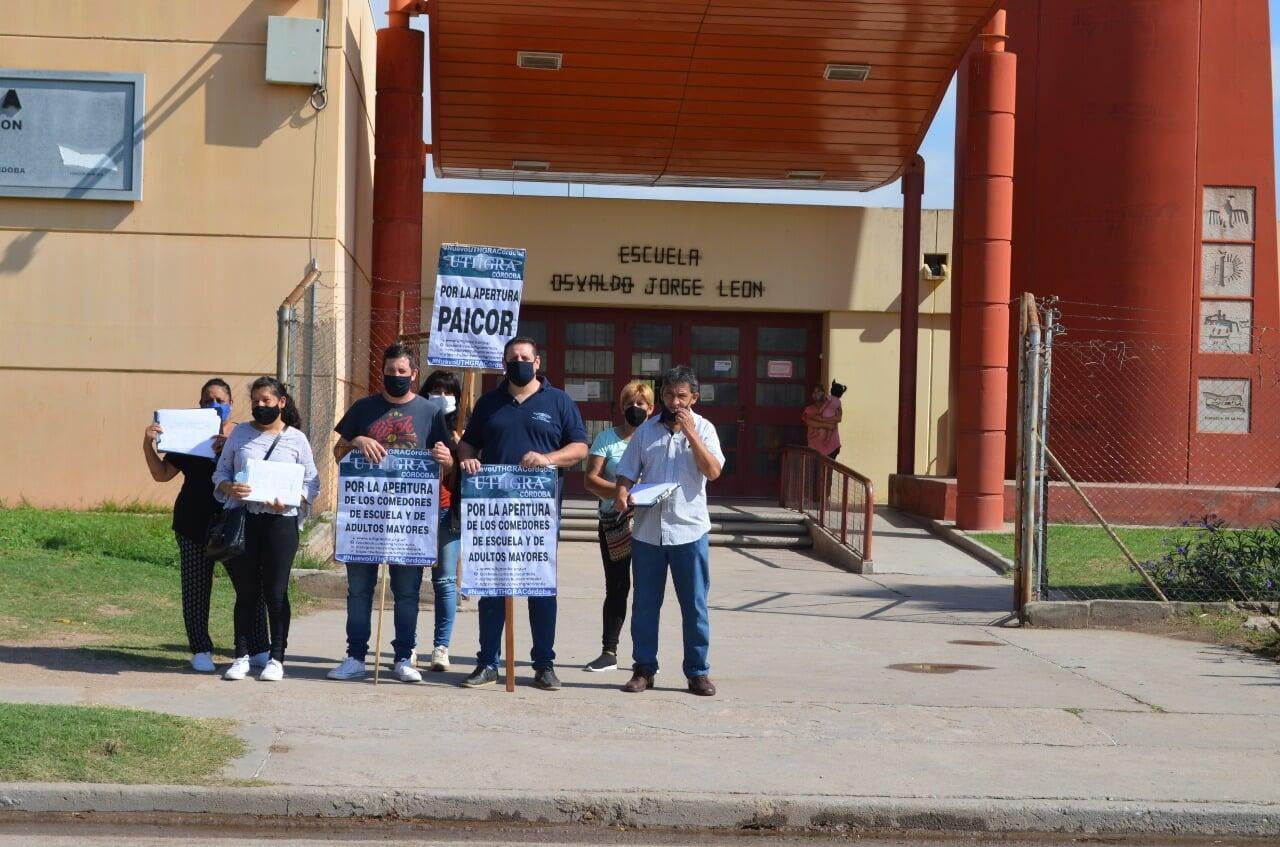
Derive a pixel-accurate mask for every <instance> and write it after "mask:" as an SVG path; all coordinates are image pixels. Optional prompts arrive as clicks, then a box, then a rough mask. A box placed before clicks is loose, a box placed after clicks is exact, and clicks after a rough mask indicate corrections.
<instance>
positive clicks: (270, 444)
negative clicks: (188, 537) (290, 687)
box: [213, 376, 320, 682]
mask: <svg viewBox="0 0 1280 847" xmlns="http://www.w3.org/2000/svg"><path fill="white" fill-rule="evenodd" d="M249 401H250V403H251V404H252V409H253V421H252V422H250V423H242V424H240V425H239V426H237V427H236V428H235V429H233V430H232V431H231V435H230V436H228V437H227V443H226V445H225V446H224V447H223V448H222V455H221V456H220V457H219V458H218V467H217V469H216V470H215V471H214V472H213V484H214V497H216V498H217V499H218V500H219V501H220V502H222V503H224V504H225V506H226V508H228V509H233V508H244V509H246V510H247V514H246V515H245V528H244V540H245V551H244V555H242V556H239V557H237V558H235V559H232V560H231V561H229V562H227V563H226V564H227V572H228V573H229V574H230V575H231V582H232V584H233V585H234V586H235V589H236V604H235V613H234V616H235V642H236V644H235V648H236V649H235V654H236V659H235V661H234V662H233V663H232V665H231V667H230V668H228V669H227V671H226V672H225V673H224V674H223V675H222V676H223V678H224V679H244V678H245V677H246V676H247V675H248V673H249V642H248V638H249V633H250V632H251V630H252V624H253V616H254V614H256V612H257V609H258V605H259V603H261V602H263V601H264V600H265V602H266V605H267V620H268V621H269V623H270V629H271V659H270V660H269V661H268V662H267V664H266V667H264V668H263V669H262V672H261V673H260V674H259V676H258V678H259V679H262V680H266V681H269V682H274V681H276V680H279V679H282V678H283V677H284V651H285V645H286V643H287V642H288V639H289V573H290V571H291V570H292V568H293V557H294V556H295V555H296V554H297V552H298V524H299V521H300V520H301V515H302V508H303V507H302V506H288V505H285V504H284V503H281V502H280V501H279V500H278V499H277V500H275V501H274V502H271V503H261V502H257V501H253V500H246V499H245V498H246V497H249V496H251V495H252V494H253V489H252V488H251V487H250V486H249V485H248V484H247V483H246V481H245V480H246V478H247V473H246V467H247V466H248V462H249V460H250V459H265V460H267V461H271V462H296V463H298V464H300V465H302V467H303V472H302V503H303V504H304V505H305V504H310V503H314V502H315V499H316V495H317V494H318V493H319V491H320V483H319V478H318V476H317V474H316V463H315V459H314V458H313V457H312V455H311V444H310V442H309V441H307V436H306V434H305V433H303V431H302V419H301V417H300V416H299V415H298V409H297V407H296V406H295V405H294V403H293V399H292V398H291V397H289V394H288V391H287V389H286V388H285V386H284V385H283V384H282V383H281V382H280V381H279V380H277V379H275V378H273V377H269V376H264V377H259V378H258V379H256V380H254V382H253V385H252V386H250V389H249Z"/></svg>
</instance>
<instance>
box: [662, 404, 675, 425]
mask: <svg viewBox="0 0 1280 847" xmlns="http://www.w3.org/2000/svg"><path fill="white" fill-rule="evenodd" d="M658 420H660V421H662V422H663V423H664V424H670V423H675V422H676V413H675V412H673V411H671V410H670V409H668V408H667V407H666V406H663V407H662V415H661V416H660V417H659V418H658Z"/></svg>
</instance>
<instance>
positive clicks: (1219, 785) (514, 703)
mask: <svg viewBox="0 0 1280 847" xmlns="http://www.w3.org/2000/svg"><path fill="white" fill-rule="evenodd" d="M879 543H880V544H881V545H882V546H881V547H880V548H879V552H878V553H877V557H876V558H877V563H878V564H879V565H880V567H881V570H882V571H884V570H889V569H893V567H894V566H895V565H896V566H897V567H898V568H900V569H902V570H924V569H925V568H923V567H921V562H922V561H923V560H924V559H925V558H927V556H926V553H925V552H920V553H919V554H918V555H915V554H913V555H915V557H914V558H913V555H908V554H907V553H906V552H904V551H907V550H909V549H918V550H920V551H925V550H926V549H927V551H928V555H934V556H936V557H937V558H938V560H939V561H941V562H944V563H949V565H948V567H949V568H951V567H954V569H956V570H957V571H963V573H952V572H950V571H948V573H946V574H945V575H943V574H941V572H940V571H935V572H934V573H933V574H931V575H923V574H918V573H908V574H886V573H883V572H881V573H877V574H876V575H874V576H868V577H863V576H856V575H852V574H849V573H845V572H843V571H839V570H835V569H833V568H831V567H828V566H827V565H824V564H823V563H821V562H819V561H817V560H815V559H813V558H812V557H810V556H808V555H806V554H802V553H795V552H775V551H769V552H767V553H757V552H754V551H741V552H739V551H731V550H715V551H714V553H713V557H714V558H713V574H714V576H713V581H714V584H713V586H712V595H711V596H712V604H713V611H712V626H713V649H712V654H711V661H712V676H713V678H714V679H715V680H716V682H717V683H718V685H719V686H720V692H721V693H720V696H718V697H715V698H711V699H702V698H696V697H694V696H692V695H690V694H687V693H686V692H685V691H684V690H683V682H684V681H683V679H682V678H681V676H680V672H679V666H680V641H679V615H678V614H677V606H676V603H675V600H674V596H673V595H671V594H670V593H669V594H668V602H669V605H668V606H667V615H666V617H665V618H664V621H663V627H662V639H663V641H662V644H663V647H662V656H661V658H662V661H663V663H664V667H665V668H666V669H665V670H664V671H663V672H662V674H661V675H660V676H659V677H658V680H659V684H660V685H661V686H662V688H661V689H660V690H657V691H653V692H649V693H645V694H642V695H626V694H622V693H620V692H619V691H618V690H617V689H618V687H619V686H620V685H621V684H622V683H623V682H625V681H626V679H627V674H626V672H625V671H618V672H614V673H607V674H588V673H585V672H583V671H581V670H579V666H580V665H581V664H582V663H584V662H586V661H587V660H589V659H591V658H593V657H594V656H595V654H596V653H597V652H598V646H599V642H598V638H599V632H598V627H599V617H600V607H599V603H600V598H601V592H602V577H601V574H600V566H599V562H598V558H597V556H598V553H597V549H596V548H595V546H594V545H589V544H565V545H562V547H561V581H562V586H563V587H562V595H561V604H560V626H559V638H558V643H557V649H558V652H559V658H558V661H559V667H560V675H561V678H562V679H563V681H564V683H565V688H564V690H563V691H561V692H559V693H545V692H541V691H537V690H535V689H532V688H530V687H528V686H527V681H528V678H529V676H530V672H529V669H528V667H527V665H525V664H524V663H523V662H522V666H521V669H520V676H521V680H520V681H521V686H520V687H519V688H518V689H517V692H516V693H515V694H507V693H505V692H504V691H503V690H502V689H501V688H498V687H493V688H488V689H484V690H480V691H466V690H463V689H460V688H458V687H456V683H457V682H459V681H460V680H461V679H462V677H463V676H464V675H465V673H466V672H467V671H468V670H470V667H469V663H468V662H466V660H465V657H466V655H467V654H468V653H470V652H471V651H472V650H473V649H474V645H475V625H476V624H475V616H474V615H465V616H462V617H461V618H460V619H459V626H458V632H457V633H456V637H455V645H454V648H455V653H456V654H458V655H459V656H460V657H463V663H462V664H461V665H459V666H455V670H454V671H453V672H450V673H446V674H428V680H427V682H426V683H424V684H421V685H416V686H411V685H403V684H399V683H395V682H390V683H385V682H384V683H383V684H382V685H379V686H377V687H376V688H375V687H374V685H373V684H372V683H371V682H360V683H337V682H330V681H328V680H325V679H324V673H325V671H327V670H328V669H329V667H331V666H332V665H333V664H334V662H335V661H336V660H337V659H338V658H339V657H340V655H341V653H342V647H343V644H342V640H343V636H342V633H343V615H342V613H341V612H340V611H337V610H325V611H320V612H317V613H315V614H312V615H309V616H307V617H305V618H301V619H299V620H297V621H295V625H294V632H293V637H292V652H291V655H290V657H289V662H288V665H287V672H288V677H287V678H286V680H285V681H284V682H283V683H280V684H276V685H271V684H267V683H259V682H256V681H253V680H248V681H244V682H240V683H228V682H223V681H221V680H219V679H216V678H213V677H202V676H196V675H194V674H191V673H184V672H166V671H162V670H153V669H139V668H138V667H137V666H128V665H119V664H114V663H112V662H111V661H110V660H93V659H89V658H86V657H85V656H84V655H83V654H82V653H80V652H78V651H76V650H74V649H68V648H59V647H48V648H12V647H10V648H0V665H2V666H3V672H2V673H0V700H3V701H36V702H49V703H105V704H119V705H126V706H137V707H143V708H148V709H157V710H160V711H166V712H176V713H180V714H186V715H198V716H217V717H226V718H232V719H234V720H235V721H237V722H238V726H239V731H240V732H241V733H242V734H243V736H244V738H245V739H246V740H247V741H248V745H249V750H248V753H247V754H246V755H245V756H244V757H243V758H242V759H240V760H239V761H237V762H235V763H234V765H232V767H231V768H230V770H229V772H228V773H227V776H228V777H230V778H244V779H250V778H252V779H260V780H265V781H267V782H270V783H275V784H278V785H286V786H336V787H343V786H349V787H352V788H355V787H362V788H371V787H380V786H386V787H396V788H405V789H428V790H430V789H436V790H441V791H444V790H494V789H503V790H508V789H509V790H512V791H526V792H545V793H555V792H572V791H618V792H641V791H649V790H652V791H661V792H668V793H670V792H675V793H677V794H679V793H681V792H690V793H698V794H701V795H706V794H723V795H738V794H751V795H767V796H774V797H783V798H785V797H786V796H789V795H797V796H798V795H807V796H815V795H820V796H825V797H837V798H838V797H887V798H1005V799H1019V798H1069V799H1081V800H1133V801H1142V802H1145V801H1209V802H1225V803H1262V804H1272V803H1280V720H1277V718H1278V717H1280V697H1278V696H1277V695H1278V694H1280V688H1277V685H1278V684H1280V673H1278V669H1277V667H1276V665H1274V664H1271V663H1268V662H1263V661H1258V660H1255V659H1252V658H1249V657H1247V656H1243V655H1241V654H1238V653H1235V652H1232V651H1228V650H1224V649H1218V648H1215V647H1211V646H1205V645H1202V644H1195V643H1189V642H1182V641H1175V640H1168V639H1163V638H1159V637H1154V636H1146V635H1138V634H1128V633H1113V632H1096V631H1092V632H1091V631H1084V632H1071V631H1034V630H1023V629H1017V628H1011V627H1006V626H1000V625H998V623H997V622H999V621H1001V620H1003V619H1005V617H1006V610H1007V609H1008V605H1009V597H1010V590H1011V589H1010V584H1009V582H1008V581H1007V580H1006V579H1003V578H1001V577H998V576H995V575H993V574H991V573H990V572H989V571H986V569H985V568H982V567H981V566H970V565H968V564H965V563H963V562H958V561H954V560H953V559H954V555H956V554H953V552H951V551H950V548H944V547H941V546H937V545H940V544H941V543H940V542H935V541H932V540H930V539H927V538H925V537H923V536H921V535H919V534H917V533H916V532H915V531H912V530H910V528H906V527H898V528H896V529H894V530H893V532H891V533H887V534H885V535H882V536H881V538H880V539H879ZM387 624H388V626H389V625H390V618H389V616H388V621H387ZM424 629H425V628H424ZM527 633H528V628H527V624H526V622H525V620H524V614H523V610H521V613H520V621H519V626H518V629H517V643H518V649H519V652H520V658H521V659H524V658H526V657H527V651H528V646H529V642H528V634H527ZM624 649H625V645H624ZM948 664H950V665H958V666H962V667H963V668H964V669H958V670H952V672H946V673H931V672H918V671H929V670H940V669H941V670H948V669H947V668H939V666H941V665H948ZM1277 811H1278V812H1280V808H1278V809H1277Z"/></svg>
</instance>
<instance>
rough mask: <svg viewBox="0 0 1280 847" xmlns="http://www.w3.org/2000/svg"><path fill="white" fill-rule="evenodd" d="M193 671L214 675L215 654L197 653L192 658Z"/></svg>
mask: <svg viewBox="0 0 1280 847" xmlns="http://www.w3.org/2000/svg"><path fill="white" fill-rule="evenodd" d="M191 670H193V671H199V672H200V673H213V671H214V667H213V654H212V653H195V654H193V655H192V656H191Z"/></svg>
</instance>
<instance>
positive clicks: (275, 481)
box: [244, 459, 305, 506]
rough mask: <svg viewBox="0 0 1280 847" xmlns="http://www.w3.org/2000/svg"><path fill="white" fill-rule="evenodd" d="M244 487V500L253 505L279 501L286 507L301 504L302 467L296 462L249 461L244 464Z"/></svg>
mask: <svg viewBox="0 0 1280 847" xmlns="http://www.w3.org/2000/svg"><path fill="white" fill-rule="evenodd" d="M244 469H245V480H244V483H245V485H247V486H249V488H250V489H251V490H250V493H249V496H247V497H245V498H244V499H245V500H248V501H252V502H254V503H271V502H273V501H275V500H279V501H280V502H281V503H283V504H285V505H286V506H297V505H299V504H300V503H301V502H302V476H303V471H304V470H305V468H303V466H302V465H300V464H298V463H297V462H268V461H264V460H262V459H250V460H249V461H247V462H245V468H244Z"/></svg>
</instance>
